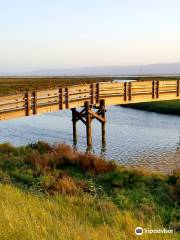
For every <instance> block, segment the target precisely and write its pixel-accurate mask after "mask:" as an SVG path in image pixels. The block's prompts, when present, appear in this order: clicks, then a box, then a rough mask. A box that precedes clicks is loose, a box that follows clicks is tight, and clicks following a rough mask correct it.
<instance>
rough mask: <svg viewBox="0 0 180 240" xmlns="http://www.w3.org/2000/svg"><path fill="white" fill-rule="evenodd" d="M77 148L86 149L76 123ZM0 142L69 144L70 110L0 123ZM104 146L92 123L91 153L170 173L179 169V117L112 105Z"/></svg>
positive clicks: (80, 125) (98, 129)
mask: <svg viewBox="0 0 180 240" xmlns="http://www.w3.org/2000/svg"><path fill="white" fill-rule="evenodd" d="M77 127H78V145H77V147H78V148H79V149H80V150H83V151H85V150H86V135H85V133H86V131H85V126H84V125H83V123H81V122H78V124H77ZM0 133H1V134H0V142H1V143H3V142H10V143H12V144H14V145H17V146H19V145H25V144H27V143H31V142H36V141H38V140H44V141H48V142H50V143H59V142H60V143H63V142H65V143H69V144H71V145H72V142H73V141H72V123H71V111H61V112H57V113H47V114H44V115H39V116H32V117H26V118H21V119H16V120H10V121H4V122H0ZM106 134H107V145H106V148H102V146H101V125H100V124H99V123H98V122H97V121H93V151H94V152H95V153H96V154H102V155H103V156H105V157H106V158H108V159H115V160H118V161H119V162H121V163H123V164H125V165H133V166H140V167H145V168H151V169H153V170H158V171H164V172H172V171H173V170H174V169H177V168H180V117H179V116H170V115H162V114H157V113H150V112H144V111H139V110H134V109H127V108H122V107H119V106H116V107H115V106H113V107H109V108H107V133H106Z"/></svg>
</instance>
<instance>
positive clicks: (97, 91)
mask: <svg viewBox="0 0 180 240" xmlns="http://www.w3.org/2000/svg"><path fill="white" fill-rule="evenodd" d="M96 103H99V83H97V84H96Z"/></svg>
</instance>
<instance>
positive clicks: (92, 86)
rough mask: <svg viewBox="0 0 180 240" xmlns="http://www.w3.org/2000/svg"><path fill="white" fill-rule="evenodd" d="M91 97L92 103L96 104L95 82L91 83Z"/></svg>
mask: <svg viewBox="0 0 180 240" xmlns="http://www.w3.org/2000/svg"><path fill="white" fill-rule="evenodd" d="M90 87H91V89H90V97H91V104H94V83H92V84H91V85H90Z"/></svg>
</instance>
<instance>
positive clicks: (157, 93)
mask: <svg viewBox="0 0 180 240" xmlns="http://www.w3.org/2000/svg"><path fill="white" fill-rule="evenodd" d="M156 98H159V80H158V81H157V82H156Z"/></svg>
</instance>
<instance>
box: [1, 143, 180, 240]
mask: <svg viewBox="0 0 180 240" xmlns="http://www.w3.org/2000/svg"><path fill="white" fill-rule="evenodd" d="M179 204H180V173H179V172H178V171H177V172H174V174H172V175H170V176H167V175H163V174H160V173H150V172H147V171H145V170H137V169H128V168H125V167H123V166H120V165H118V164H116V163H114V162H109V161H106V160H104V159H102V158H100V157H97V156H95V155H92V154H90V153H87V154H85V153H81V152H78V151H75V150H73V149H72V148H71V147H70V146H67V145H64V144H62V145H53V146H52V145H49V144H47V143H44V142H38V143H36V144H30V145H28V146H23V147H18V148H15V147H13V146H11V145H10V144H2V145H0V213H1V214H0V223H1V224H0V239H2V240H4V239H12V240H14V239H18V240H19V239H23V240H24V239H25V240H26V239H27V240H29V239H48V240H49V239H53V240H54V239H67V240H69V239H75V240H76V239H78V240H81V239H83V240H84V239H95V240H96V239H98V240H99V239H103V240H104V239H109V240H113V239H115V240H116V239H124V240H125V239H127V240H129V239H130V240H131V239H137V238H138V237H136V235H135V233H134V229H135V228H136V227H137V226H141V227H145V228H147V229H158V228H163V227H166V228H168V227H171V228H174V229H175V228H178V227H179V221H180V211H179ZM153 237H155V238H153ZM142 239H178V234H177V233H176V234H163V235H162V234H156V235H154V236H152V235H151V234H144V235H143V238H142Z"/></svg>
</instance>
